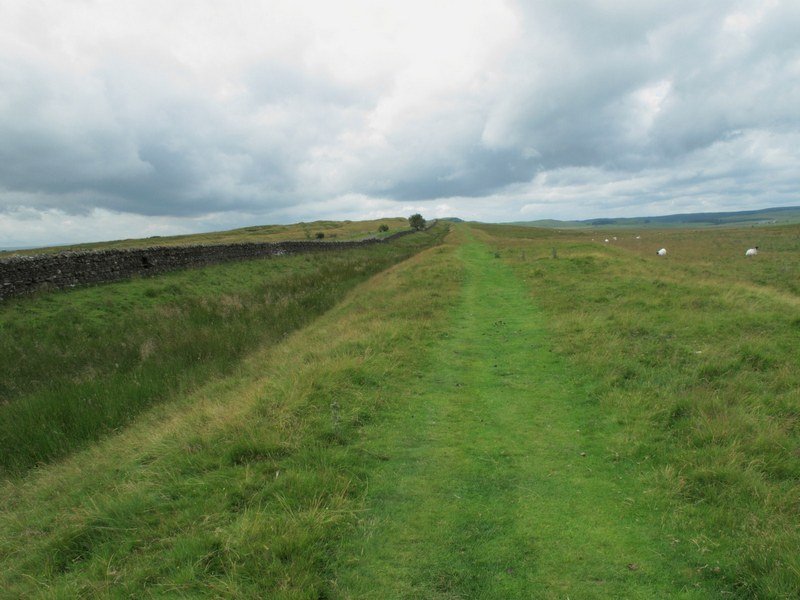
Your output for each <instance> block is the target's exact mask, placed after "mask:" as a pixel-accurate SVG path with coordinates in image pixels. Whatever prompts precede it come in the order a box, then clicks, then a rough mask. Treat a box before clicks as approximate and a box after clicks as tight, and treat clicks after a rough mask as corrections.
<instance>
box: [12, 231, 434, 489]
mask: <svg viewBox="0 0 800 600" xmlns="http://www.w3.org/2000/svg"><path fill="white" fill-rule="evenodd" d="M441 235H442V233H441V230H434V231H432V232H430V233H421V234H418V235H413V236H407V237H405V238H402V239H399V240H397V241H395V242H393V243H391V244H386V245H379V246H373V247H369V248H363V249H356V250H347V251H343V252H337V253H320V254H307V255H302V256H289V257H283V258H280V259H269V260H255V261H247V262H241V263H235V264H231V263H229V264H225V265H217V266H213V267H207V268H203V269H196V270H188V271H183V272H179V273H172V274H167V275H163V276H160V277H157V278H153V279H140V280H131V281H126V282H120V283H113V284H107V285H101V286H97V287H93V288H88V289H79V290H74V291H70V292H55V293H47V294H40V295H39V296H37V297H34V298H20V299H15V300H10V301H6V302H3V303H2V304H0V331H1V332H2V334H1V335H0V364H2V365H3V369H2V372H0V473H2V472H6V473H9V474H11V473H19V472H22V471H24V470H26V469H28V468H30V467H32V466H34V465H36V464H40V463H43V462H47V461H49V460H52V459H53V458H56V457H59V456H63V455H64V454H67V453H69V452H71V451H72V450H74V449H75V448H78V447H81V446H82V445H84V444H85V443H86V442H87V441H89V440H92V439H96V438H97V437H98V436H100V435H102V434H103V433H106V432H108V431H111V430H114V429H116V428H119V427H122V426H124V425H126V424H127V423H129V422H130V421H131V420H132V419H133V418H134V417H135V415H136V414H138V413H139V412H140V411H141V410H143V409H144V408H146V407H147V406H150V405H152V404H154V403H156V402H160V401H163V400H165V399H167V398H169V397H170V396H172V395H174V394H176V393H179V392H181V391H185V390H187V389H189V388H192V387H194V386H196V385H197V384H198V383H199V382H202V381H204V380H205V379H207V378H208V377H210V376H212V375H217V374H221V373H225V372H226V370H228V369H230V368H231V367H232V366H233V365H235V364H236V362H237V361H238V360H239V359H240V358H241V357H242V356H243V355H244V354H245V353H247V352H249V351H251V350H252V349H253V348H255V347H256V346H258V345H259V344H264V343H268V342H270V341H276V340H279V339H281V338H282V337H283V336H285V335H286V334H287V333H288V332H290V331H292V330H294V329H296V328H298V327H300V326H302V325H303V324H305V323H307V322H308V321H309V320H310V319H311V318H313V317H314V316H316V315H319V314H321V313H322V312H324V311H325V310H327V309H328V308H330V307H331V306H333V304H334V303H335V302H336V301H337V300H338V299H339V298H341V297H342V294H343V293H344V292H345V291H346V290H348V289H350V288H351V287H353V286H354V285H355V284H356V283H358V282H360V281H363V280H364V279H365V278H367V277H369V276H370V275H372V274H374V273H376V272H378V271H380V270H382V269H385V268H386V267H387V266H389V265H391V264H393V263H395V262H397V261H399V260H402V259H404V258H406V257H408V256H410V255H411V254H413V253H415V252H417V251H419V250H420V249H421V248H423V247H426V246H429V245H430V244H432V243H435V242H436V241H437V240H438V239H440V237H441ZM319 343H321V344H324V343H325V340H319Z"/></svg>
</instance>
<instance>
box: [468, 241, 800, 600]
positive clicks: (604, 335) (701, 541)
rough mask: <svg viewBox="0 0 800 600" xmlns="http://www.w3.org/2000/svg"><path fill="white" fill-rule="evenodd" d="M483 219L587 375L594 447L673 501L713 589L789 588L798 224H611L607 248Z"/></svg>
mask: <svg viewBox="0 0 800 600" xmlns="http://www.w3.org/2000/svg"><path fill="white" fill-rule="evenodd" d="M483 229H484V231H485V232H487V233H489V234H491V235H492V236H494V237H488V236H487V238H488V239H489V240H490V243H491V245H492V247H493V248H494V249H495V250H497V251H498V252H499V253H500V254H501V255H502V256H503V258H504V259H505V260H506V261H508V262H510V263H511V264H512V265H513V266H514V268H515V270H516V272H517V273H518V275H519V276H520V277H521V278H524V279H525V280H526V281H528V284H529V286H530V289H531V293H532V295H533V299H534V301H535V302H536V303H537V305H539V306H540V307H541V308H542V310H543V311H544V312H545V314H546V315H547V324H548V325H547V329H548V331H549V332H550V338H551V339H552V341H553V344H554V348H555V349H556V350H557V351H558V352H559V353H560V354H562V355H564V356H565V357H567V359H568V360H569V361H570V363H571V364H573V365H575V366H576V368H578V369H579V370H580V371H581V372H582V373H583V374H584V375H583V377H584V379H585V380H586V381H588V382H589V384H590V386H591V393H590V396H589V397H590V398H591V401H592V402H593V403H595V404H596V405H597V406H599V407H600V408H601V415H602V418H601V419H600V421H599V422H598V424H597V427H599V428H600V429H601V430H605V431H606V432H607V433H606V436H607V439H606V440H605V445H606V448H607V449H606V452H605V455H606V459H607V460H608V461H610V462H616V463H623V464H629V465H636V469H637V472H638V475H637V477H638V479H639V481H640V485H641V486H642V487H643V489H644V490H645V492H646V494H647V495H648V496H650V497H664V498H667V499H669V510H668V511H667V512H665V513H664V514H663V515H662V517H663V520H664V535H666V536H670V537H672V538H674V545H675V546H676V547H677V548H679V549H680V550H681V551H682V552H683V553H685V555H686V556H687V557H690V558H691V562H692V564H693V565H694V566H695V569H696V571H697V572H698V573H700V574H702V576H703V577H704V578H706V579H707V580H708V581H710V582H712V583H713V585H714V586H715V587H716V588H717V589H718V590H721V591H728V592H729V593H733V594H734V595H737V596H741V597H760V598H792V597H797V595H798V594H800V558H798V557H800V525H799V524H800V450H798V449H799V448H800V369H798V365H799V364H800V312H799V311H798V309H800V235H799V234H800V228H798V227H797V226H791V227H774V228H767V229H758V230H753V229H750V228H747V229H735V230H734V229H732V230H724V231H722V230H721V231H713V232H712V231H708V230H706V231H702V230H694V231H693V230H672V231H662V232H641V239H638V240H637V239H636V238H635V234H634V233H631V232H619V235H618V241H617V242H612V243H609V244H605V243H603V242H602V241H601V240H602V239H604V238H599V237H595V240H596V241H594V242H593V241H591V234H588V233H587V234H581V233H578V232H561V233H558V232H552V231H541V230H539V231H535V230H530V229H528V230H526V229H524V228H497V227H484V228H483ZM754 236H755V237H754ZM604 237H606V236H604ZM753 245H759V246H760V247H761V253H760V254H759V255H758V256H757V257H755V258H749V259H746V258H745V257H744V250H745V249H746V248H748V247H750V246H753ZM661 246H666V247H667V248H668V250H669V254H668V255H667V257H665V258H659V257H657V256H656V255H655V250H656V249H657V248H659V247H661ZM553 248H555V249H556V252H557V255H558V259H555V260H554V259H553V258H552V249H553Z"/></svg>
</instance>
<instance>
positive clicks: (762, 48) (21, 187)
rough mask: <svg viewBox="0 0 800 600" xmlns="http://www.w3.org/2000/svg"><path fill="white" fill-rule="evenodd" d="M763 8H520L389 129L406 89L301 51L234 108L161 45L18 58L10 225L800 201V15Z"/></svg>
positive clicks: (3, 196) (7, 135)
mask: <svg viewBox="0 0 800 600" xmlns="http://www.w3.org/2000/svg"><path fill="white" fill-rule="evenodd" d="M765 6H766V5H765ZM762 8H763V11H762V13H763V14H762V13H758V11H759V5H758V3H748V2H739V3H730V2H725V1H723V0H719V1H711V2H702V3H697V2H690V1H688V0H680V1H678V2H670V3H666V2H663V3H645V2H640V1H638V0H620V1H618V2H613V3H612V2H596V1H591V0H583V1H577V0H576V1H572V2H564V1H563V0H540V1H536V2H518V3H517V13H518V15H519V17H520V19H521V21H520V24H519V30H520V35H519V38H518V39H517V40H515V41H514V42H513V43H511V44H510V45H509V47H508V48H507V49H505V54H504V55H503V56H501V57H498V58H497V59H496V60H495V62H494V63H492V64H491V65H488V66H487V73H482V74H479V76H477V77H476V78H475V80H474V81H469V82H467V83H463V84H459V86H460V87H454V89H447V90H446V91H444V92H441V93H438V95H436V94H434V96H433V97H432V98H431V99H430V101H429V102H428V104H425V105H424V106H416V105H413V102H411V103H410V104H411V108H406V105H404V104H403V103H402V102H399V106H400V107H401V108H400V109H398V110H397V113H396V114H397V116H396V117H395V118H396V121H395V122H392V123H391V124H390V126H385V127H384V126H383V125H381V126H379V125H375V121H376V120H377V121H380V118H379V117H381V115H382V113H381V110H383V109H384V108H385V107H386V105H387V104H388V105H392V102H393V101H394V100H396V99H397V97H400V98H401V100H402V99H404V98H403V93H404V92H406V91H407V90H403V89H402V88H401V87H400V86H401V85H402V83H401V82H402V81H404V80H403V79H402V78H400V77H397V76H396V74H392V73H389V74H384V75H382V76H376V77H374V78H373V79H364V80H359V81H361V83H359V84H354V83H345V82H344V80H340V79H337V78H336V76H335V74H334V73H332V72H327V71H325V70H324V69H322V68H321V67H320V68H312V67H311V66H309V65H308V64H307V63H306V62H304V61H303V57H302V56H300V55H297V56H293V57H292V58H291V59H288V60H278V59H275V58H270V57H248V58H247V59H246V60H243V62H242V63H241V64H240V65H239V70H238V71H235V72H232V73H230V74H228V77H229V82H230V83H231V84H232V87H233V88H235V90H236V92H235V93H233V94H232V95H231V97H222V96H220V95H218V94H217V91H218V90H212V89H208V88H207V87H206V85H207V83H206V82H204V81H202V80H201V79H198V78H197V77H196V73H193V72H192V70H191V69H188V68H187V67H186V65H185V64H183V63H181V62H180V61H179V60H177V59H176V58H174V57H171V56H167V55H164V54H159V55H155V54H154V55H148V54H147V50H146V49H145V50H142V49H138V50H135V49H127V48H124V47H119V46H115V47H112V46H109V47H107V48H103V51H104V52H105V54H104V58H103V59H102V60H100V59H98V60H97V61H96V63H94V64H93V66H92V68H87V69H83V70H80V69H75V70H68V69H60V68H58V67H56V66H53V64H58V63H57V61H55V63H54V61H53V60H51V57H48V56H46V55H45V54H43V53H42V52H43V51H39V50H37V49H35V48H34V47H33V45H30V46H25V47H22V46H20V47H18V48H17V47H15V49H14V51H13V52H10V53H9V52H4V56H5V57H4V58H0V140H2V142H1V143H0V215H2V213H3V212H5V213H6V214H12V213H14V214H21V213H20V212H19V208H20V207H25V208H27V209H38V210H48V209H58V210H61V211H64V212H66V213H68V214H88V213H90V212H91V211H92V210H93V209H95V208H101V209H108V210H113V211H120V212H129V213H135V214H138V215H162V216H170V215H171V216H178V217H197V216H200V215H206V214H209V213H224V212H227V211H234V212H235V211H239V212H241V213H245V212H247V213H251V214H255V213H261V214H282V215H288V214H303V210H306V209H304V208H303V207H304V206H307V207H314V209H316V208H317V207H319V206H320V205H322V204H323V203H324V202H326V201H330V200H331V199H332V198H337V197H341V196H346V195H350V196H352V197H359V195H361V196H363V197H366V198H375V197H379V198H381V199H382V201H384V202H391V201H396V202H412V201H413V202H417V201H424V200H431V201H434V200H436V199H440V198H461V199H463V200H462V201H463V202H464V205H465V206H467V205H468V206H475V201H474V200H471V199H479V198H482V197H485V196H493V197H495V198H497V197H505V198H507V199H506V200H505V205H504V206H503V208H502V210H503V211H506V212H507V211H514V210H519V209H520V207H521V206H522V205H524V203H525V202H532V201H534V200H535V198H532V197H533V196H536V195H539V196H540V197H541V198H545V197H552V198H558V199H559V200H558V201H559V202H564V203H565V205H566V204H570V203H571V204H570V205H580V204H581V203H585V206H587V207H597V210H598V211H600V210H601V207H602V206H606V207H608V208H609V210H624V209H628V210H630V211H631V212H638V211H637V209H636V207H637V206H639V205H641V206H647V207H650V206H657V205H659V203H660V206H663V207H675V206H681V207H683V208H687V207H686V206H685V205H684V204H681V203H687V202H689V203H690V202H703V203H717V204H718V205H719V206H722V207H741V208H748V207H750V206H752V205H754V204H759V203H760V205H764V204H765V203H770V202H776V203H785V202H790V203H792V202H794V203H796V202H797V201H796V198H797V195H798V193H800V184H798V181H797V176H796V166H797V164H798V161H800V150H798V149H797V148H798V147H800V146H798V145H797V144H795V142H796V141H798V135H797V134H798V132H799V131H800V115H798V112H797V108H796V107H797V106H800V42H799V41H798V39H800V38H798V36H797V35H796V32H797V31H798V30H800V5H798V4H797V3H796V2H788V1H786V2H782V3H778V4H776V5H775V6H774V7H772V8H769V7H767V8H764V7H762ZM733 11H744V12H745V13H746V14H747V15H750V16H749V17H747V18H743V19H742V23H743V24H742V30H741V31H726V29H725V19H726V17H727V16H728V15H729V14H730V13H732V12H733ZM479 43H480V40H476V44H479ZM364 51H365V52H368V51H369V49H368V48H365V50H364ZM465 60H467V59H466V58H465ZM659 86H661V87H659ZM648 90H649V91H648ZM413 91H414V90H410V92H413ZM657 93H663V94H664V96H663V99H661V101H660V103H659V102H658V98H653V97H650V96H652V95H653V94H656V95H657ZM648 94H650V96H648ZM412 95H413V94H412ZM648 102H649V103H650V104H648ZM392 114H393V113H392ZM381 127H383V128H381ZM570 178H573V180H572V181H570ZM548 194H549V196H548ZM526 195H527V196H528V197H527V198H522V197H523V196H526ZM793 198H794V199H795V200H793ZM492 202H494V203H495V204H497V205H498V208H497V211H498V214H499V213H500V211H501V208H500V207H499V202H498V201H497V200H493V201H492ZM541 202H542V203H543V204H546V202H545V201H544V200H541ZM548 202H549V201H548ZM382 206H384V205H382ZM308 210H311V208H309V209H308ZM270 211H272V212H270ZM553 216H557V215H553Z"/></svg>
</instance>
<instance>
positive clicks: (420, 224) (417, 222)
mask: <svg viewBox="0 0 800 600" xmlns="http://www.w3.org/2000/svg"><path fill="white" fill-rule="evenodd" d="M408 224H409V225H411V229H414V230H415V231H420V230H421V229H425V219H423V218H422V215H421V214H419V213H417V214H415V215H411V216H410V217H408Z"/></svg>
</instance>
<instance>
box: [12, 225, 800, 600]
mask: <svg viewBox="0 0 800 600" xmlns="http://www.w3.org/2000/svg"><path fill="white" fill-rule="evenodd" d="M443 235H444V228H443V226H437V227H436V228H434V229H433V230H431V231H430V232H428V233H421V234H416V235H413V236H407V237H405V238H402V239H401V240H398V241H397V242H394V243H392V244H391V245H387V246H386V247H385V248H384V247H381V248H375V249H360V250H356V251H348V252H346V253H342V254H341V255H337V256H332V255H324V256H323V255H320V256H309V257H305V256H304V257H286V258H282V259H280V260H271V261H254V262H252V263H242V264H238V265H230V264H229V265H220V266H217V267H210V268H208V269H203V270H197V271H186V272H183V273H174V274H170V275H165V276H162V277H159V278H157V279H149V280H139V281H130V282H124V283H115V284H110V285H107V286H101V287H97V288H87V289H83V290H75V291H72V292H68V293H55V294H48V295H41V296H38V297H35V298H32V299H31V298H24V299H18V300H14V301H13V302H11V303H8V304H4V305H0V311H2V313H1V315H0V318H2V319H3V320H2V321H0V324H2V327H3V333H4V335H3V338H2V339H3V340H4V341H3V342H2V343H3V344H4V349H3V352H5V354H4V355H3V356H2V360H3V364H4V365H9V369H11V370H8V371H6V370H5V369H4V372H3V377H4V379H3V382H2V386H3V387H2V388H0V392H2V394H3V395H4V396H3V397H4V398H8V399H7V400H6V401H5V403H4V404H3V405H2V407H0V410H1V411H8V412H0V419H2V421H0V424H2V426H3V427H4V429H3V430H2V435H3V437H4V439H5V436H13V435H17V438H15V440H16V441H15V442H14V443H13V444H12V443H9V444H6V446H4V447H3V450H2V456H3V457H4V460H5V461H6V462H5V467H4V468H5V470H6V472H5V477H4V479H3V480H2V481H0V506H2V507H3V508H2V509H0V590H2V592H0V596H2V595H3V594H5V595H7V596H8V597H42V598H68V597H152V598H161V597H164V598H171V597H209V598H212V597H213V598H220V597H223V598H286V599H288V598H317V599H318V598H376V599H377V598H434V599H441V600H444V599H454V598H567V597H569V598H609V597H624V598H667V597H669V598H796V597H798V596H800V559H798V557H800V450H798V449H799V448H800V439H799V438H800V370H798V368H797V365H798V364H800V312H799V311H798V308H800V289H798V282H799V281H800V226H775V227H760V228H755V229H754V228H749V227H748V228H739V229H737V228H725V229H718V230H717V229H704V230H691V229H669V230H664V231H659V230H647V231H642V232H640V234H639V239H637V237H636V236H637V233H636V232H632V231H630V230H620V231H617V232H614V231H611V230H603V231H602V233H598V232H593V231H591V230H570V231H566V230H561V231H559V230H552V229H550V230H544V229H535V228H529V227H512V226H493V225H466V224H459V225H455V226H453V227H452V229H451V230H450V232H449V233H448V234H447V236H446V237H444V239H442V238H443ZM755 236H757V237H755ZM606 237H608V238H609V240H610V241H609V243H605V242H604V241H603V240H604V239H605V238H606ZM613 237H616V238H617V239H616V240H613ZM593 238H594V239H593ZM755 245H758V246H759V247H760V249H761V250H760V254H759V255H758V256H757V257H755V258H748V259H746V258H745V257H744V251H745V249H746V248H748V247H751V246H755ZM661 247H666V248H667V250H668V255H667V256H666V257H663V258H662V257H658V256H656V253H655V252H656V250H657V249H658V248H661ZM404 259H405V260H404ZM195 315H197V316H195ZM195 319H197V320H195ZM6 332H9V333H10V334H11V335H10V337H9V336H6V335H5V334H6ZM183 338H186V339H185V340H184V339H183ZM8 339H13V340H14V342H13V343H14V344H15V345H11V344H10V342H8ZM78 342H79V343H78ZM204 344H207V346H206V345H204ZM198 348H203V349H202V350H200V351H198ZM196 351H197V355H195V352H196ZM173 355H175V356H178V357H183V358H181V359H180V361H179V362H174V363H172V362H170V361H171V360H172V359H171V358H170V357H172V356H173ZM196 356H197V358H195V357H196ZM38 357H42V359H41V360H42V362H43V364H42V365H39V366H37V365H36V362H37V360H34V359H38ZM175 360H176V361H177V360H178V359H175ZM162 363H163V364H162ZM149 369H153V370H152V371H150V370H149ZM6 373H13V375H12V376H8V375H6ZM146 373H151V374H150V375H147V374H146ZM170 373H172V375H169V374H170ZM170 376H172V377H173V378H172V379H170ZM148 378H150V379H148ZM117 380H119V381H120V382H122V384H120V387H118V388H117V387H114V388H107V390H106V391H103V389H101V388H95V387H92V386H96V385H100V382H112V383H114V385H117V383H116V382H117ZM51 382H53V383H51ZM145 382H149V383H146V384H145ZM123 384H124V385H123ZM103 385H106V384H105V383H103ZM109 385H111V384H110V383H109ZM82 386H85V387H82ZM126 386H127V387H126ZM73 389H77V390H81V391H79V392H70V390H73ZM124 389H128V390H130V391H128V392H119V395H120V398H123V399H122V400H121V401H120V402H119V406H121V407H128V406H132V407H135V408H133V409H132V412H131V413H130V414H128V415H126V416H124V417H123V418H121V419H120V420H119V421H118V422H117V423H116V424H109V423H105V424H102V425H99V426H97V425H93V426H92V427H90V429H91V430H92V431H91V433H89V434H88V435H85V436H83V437H80V436H78V437H76V438H75V440H76V441H75V442H74V443H72V442H69V443H67V445H66V446H64V448H63V449H62V450H59V451H55V452H53V453H50V454H48V453H47V452H49V450H48V451H46V452H44V453H43V454H41V455H39V456H38V458H37V455H36V454H35V453H34V454H32V455H31V454H30V453H28V454H26V452H28V451H27V450H24V448H25V446H24V443H25V441H26V440H25V438H26V437H32V438H37V437H38V438H41V439H42V440H44V441H43V442H41V443H44V444H45V446H46V443H48V438H50V437H52V438H53V439H70V438H71V436H73V429H71V428H66V429H65V430H64V431H65V432H66V433H64V434H62V435H61V438H59V435H57V434H51V433H50V431H49V429H48V428H49V427H52V426H53V425H52V424H53V423H59V422H64V423H74V422H78V421H79V420H80V419H82V418H83V415H87V414H94V413H103V410H95V406H96V405H97V404H96V403H97V402H98V401H99V400H98V399H100V398H107V397H110V396H116V395H117V394H118V393H117V392H116V391H113V390H124ZM108 390H112V391H111V392H109V391H108ZM70 394H72V395H70ZM123 394H129V395H128V396H125V395H123ZM37 398H40V399H45V398H46V399H47V402H45V401H44V400H36V399H37ZM67 398H69V399H70V401H69V402H67V401H66V399H67ZM137 399H138V400H137ZM164 400H169V401H164ZM103 401H105V400H103ZM35 402H41V404H39V405H36V404H35ZM115 402H116V400H115ZM137 402H138V404H137ZM111 405H116V404H114V403H111V404H110V406H111ZM25 406H35V407H36V408H35V409H31V410H30V415H31V416H30V419H31V423H32V425H31V427H30V429H29V430H28V433H27V434H25V435H18V434H17V432H16V431H15V430H16V429H17V426H15V423H16V422H17V419H18V417H17V416H16V415H17V414H23V413H24V411H25V408H24V407H25ZM64 406H71V407H72V408H70V409H69V410H67V409H65V408H64ZM13 410H17V411H20V412H19V413H12V412H10V411H13ZM104 410H105V409H104ZM114 410H117V409H108V411H109V412H113V411H114ZM60 411H67V412H69V414H70V415H72V416H71V417H70V418H68V419H63V414H62V412H60ZM134 415H135V418H134ZM35 418H38V419H39V420H38V421H36V420H35ZM59 419H61V421H59ZM70 419H71V420H70ZM9 439H11V438H10V437H9ZM4 443H5V442H4ZM37 443H40V442H37ZM17 445H19V447H18V446H17ZM31 456H33V458H31ZM19 457H22V458H19ZM56 457H58V460H54V458H56ZM34 464H35V465H37V466H36V468H31V466H32V465H34Z"/></svg>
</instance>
